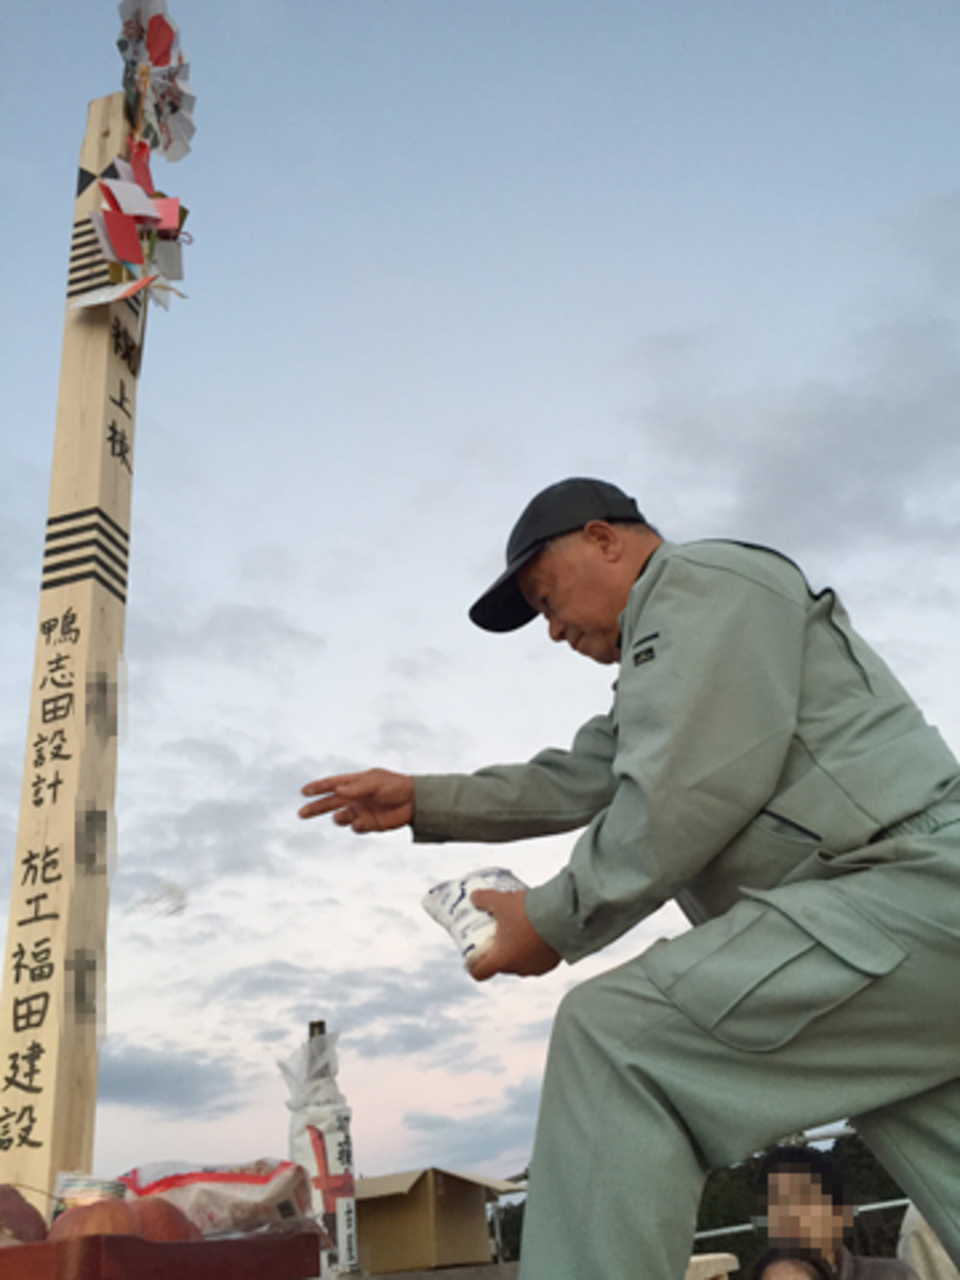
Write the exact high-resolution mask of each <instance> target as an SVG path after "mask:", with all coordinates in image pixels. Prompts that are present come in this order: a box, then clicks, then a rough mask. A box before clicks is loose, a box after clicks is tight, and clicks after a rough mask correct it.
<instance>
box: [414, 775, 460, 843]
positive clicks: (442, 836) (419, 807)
mask: <svg viewBox="0 0 960 1280" xmlns="http://www.w3.org/2000/svg"><path fill="white" fill-rule="evenodd" d="M451 782H452V779H451V778H448V777H446V776H445V775H444V774H442V773H437V774H426V773H424V774H418V775H417V776H416V777H415V778H414V779H413V818H412V820H411V822H410V828H411V830H412V832H413V840H414V843H415V844H444V843H445V842H446V841H447V840H448V839H449V838H450V837H449V836H448V834H447V821H445V820H446V819H448V818H449V814H450V803H449V800H450V795H449V792H450V789H451V788H450V784H451ZM445 783H446V784H447V785H446V786H444V784H445Z"/></svg>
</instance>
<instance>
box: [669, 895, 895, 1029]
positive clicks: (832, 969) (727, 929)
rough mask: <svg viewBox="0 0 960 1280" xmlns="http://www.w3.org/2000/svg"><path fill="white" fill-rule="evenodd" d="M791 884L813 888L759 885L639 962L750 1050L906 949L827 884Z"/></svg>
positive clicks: (870, 977) (860, 986)
mask: <svg viewBox="0 0 960 1280" xmlns="http://www.w3.org/2000/svg"><path fill="white" fill-rule="evenodd" d="M797 888H798V890H801V889H802V890H813V889H816V890H818V891H819V892H817V893H810V892H802V891H801V892H799V893H796V892H795V893H793V894H787V895H784V894H782V893H780V894H778V893H777V891H776V890H773V891H769V892H764V891H761V890H755V891H753V893H751V895H750V899H749V900H746V901H742V902H739V903H737V905H736V906H735V907H733V908H731V910H730V911H728V912H727V913H726V914H725V915H723V916H721V917H720V918H718V919H716V920H712V921H710V922H709V923H708V924H705V925H699V926H697V927H696V928H695V929H692V930H691V931H690V932H689V933H687V934H683V935H681V936H680V937H679V938H674V939H671V940H668V941H663V942H658V943H655V944H654V946H652V947H651V948H650V950H649V951H647V952H646V953H645V955H644V957H643V968H644V971H645V972H646V974H647V976H648V977H649V979H650V980H651V982H653V983H654V985H655V986H656V987H657V988H658V989H659V990H660V991H661V992H662V993H663V994H664V995H665V996H666V997H667V999H668V1000H670V1001H671V1003H672V1004H673V1005H674V1006H675V1007H676V1008H677V1009H679V1010H680V1011H681V1012H682V1013H684V1014H685V1015H686V1016H687V1017H688V1018H690V1019H691V1021H693V1022H694V1023H695V1024H696V1025H697V1026H698V1027H700V1028H701V1030H703V1031H707V1032H709V1034H710V1035H712V1036H713V1037H714V1038H715V1039H717V1040H718V1041H720V1042H721V1043H722V1044H725V1045H728V1046H729V1047H730V1048H733V1049H740V1050H744V1051H747V1052H755V1053H764V1052H772V1051H773V1050H776V1049H780V1048H782V1047H783V1046H784V1045H786V1044H789V1043H790V1042H791V1041H792V1040H793V1039H794V1038H795V1037H796V1036H797V1035H799V1034H800V1032H801V1031H803V1030H804V1029H805V1028H806V1027H808V1026H809V1025H810V1024H811V1023H813V1022H814V1020H815V1019H817V1018H819V1017H821V1016H822V1015H823V1014H825V1013H829V1012H830V1010H832V1009H836V1008H837V1007H838V1006H839V1005H842V1004H844V1003H845V1002H846V1001H847V1000H850V999H851V998H852V997H853V996H855V995H857V994H858V993H859V992H860V991H863V990H864V988H866V987H868V986H869V985H870V984H871V983H872V982H874V981H876V979H877V978H879V977H882V976H883V975H885V974H888V973H890V972H892V971H893V970H894V969H895V968H896V967H897V965H898V964H900V962H901V961H902V960H903V959H904V958H905V956H906V955H907V950H906V948H905V947H903V946H902V945H901V944H900V943H899V942H898V941H897V940H896V939H894V938H892V937H891V936H890V934H888V933H887V932H885V930H883V929H882V928H881V927H880V926H879V925H877V924H876V923H874V922H873V921H872V920H869V919H868V918H867V917H866V916H863V915H861V914H860V913H859V912H858V911H856V910H854V909H853V908H851V907H850V906H849V904H848V903H846V902H845V901H844V900H843V899H842V898H838V897H836V896H834V895H832V894H831V893H830V886H825V885H822V884H821V885H816V886H813V885H809V886H808V885H804V886H802V887H801V886H797ZM824 889H826V890H827V892H826V893H824V892H822V891H823V890H824Z"/></svg>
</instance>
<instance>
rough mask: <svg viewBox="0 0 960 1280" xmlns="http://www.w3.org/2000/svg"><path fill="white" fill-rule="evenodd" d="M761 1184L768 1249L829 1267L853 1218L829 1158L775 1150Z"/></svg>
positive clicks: (816, 1153)
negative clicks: (796, 1253)
mask: <svg viewBox="0 0 960 1280" xmlns="http://www.w3.org/2000/svg"><path fill="white" fill-rule="evenodd" d="M761 1178H762V1187H761V1191H762V1193H763V1194H764V1195H765V1197H766V1205H767V1236H768V1238H769V1240H770V1243H771V1244H772V1245H778V1246H783V1247H784V1248H785V1249H797V1250H803V1251H806V1252H808V1253H810V1254H812V1255H813V1256H814V1257H816V1256H818V1255H819V1256H820V1257H822V1258H825V1259H826V1260H827V1261H828V1262H833V1261H834V1260H835V1259H836V1256H837V1254H838V1252H839V1250H840V1246H841V1245H842V1244H843V1236H844V1232H845V1231H846V1229H847V1228H848V1227H849V1226H851V1225H852V1222H853V1214H852V1212H851V1210H850V1208H849V1206H848V1205H847V1203H846V1199H845V1197H844V1194H843V1184H842V1183H841V1181H840V1177H839V1174H838V1173H837V1171H836V1169H835V1167H834V1165H833V1163H832V1161H831V1160H830V1158H829V1157H828V1156H826V1155H824V1153H823V1152H822V1151H818V1150H816V1148H814V1147H775V1148H774V1149H773V1150H772V1151H771V1152H770V1153H769V1154H768V1156H767V1157H766V1159H765V1160H764V1162H763V1164H762V1166H761ZM768 1280H772V1277H768ZM777 1280H786V1277H777Z"/></svg>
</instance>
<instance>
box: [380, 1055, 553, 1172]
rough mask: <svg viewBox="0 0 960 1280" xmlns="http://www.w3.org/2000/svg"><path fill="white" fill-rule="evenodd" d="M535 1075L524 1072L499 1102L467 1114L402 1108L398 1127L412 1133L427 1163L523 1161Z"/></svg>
mask: <svg viewBox="0 0 960 1280" xmlns="http://www.w3.org/2000/svg"><path fill="white" fill-rule="evenodd" d="M539 1105H540V1080H539V1078H537V1077H528V1078H527V1079H525V1080H522V1081H521V1082H520V1083H519V1084H516V1085H508V1086H507V1088H506V1089H505V1090H504V1093H503V1102H502V1103H501V1104H500V1105H499V1106H497V1107H490V1108H487V1109H484V1110H480V1111H477V1112H475V1113H474V1114H472V1115H468V1116H450V1115H442V1114H440V1113H439V1112H436V1111H426V1110H423V1111H419V1110H418V1111H408V1112H407V1113H406V1115H405V1116H404V1117H403V1123H404V1127H405V1128H406V1129H408V1130H409V1131H410V1132H411V1133H412V1134H413V1135H414V1150H415V1152H422V1153H423V1155H424V1157H425V1158H429V1159H430V1161H431V1163H437V1164H440V1165H442V1166H444V1167H447V1168H452V1169H476V1168H478V1167H480V1166H481V1165H492V1164H494V1165H500V1166H502V1165H503V1164H504V1162H513V1163H514V1164H516V1166H517V1168H518V1169H519V1168H521V1167H522V1166H524V1165H525V1164H526V1163H527V1162H528V1160H529V1155H530V1151H531V1149H532V1147H533V1133H534V1128H535V1126H536V1119H537V1109H538V1107H539Z"/></svg>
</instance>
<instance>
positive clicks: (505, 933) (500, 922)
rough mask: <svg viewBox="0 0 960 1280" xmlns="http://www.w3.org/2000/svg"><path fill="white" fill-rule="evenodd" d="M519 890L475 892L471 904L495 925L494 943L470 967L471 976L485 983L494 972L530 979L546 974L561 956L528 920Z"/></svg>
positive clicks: (557, 962)
mask: <svg viewBox="0 0 960 1280" xmlns="http://www.w3.org/2000/svg"><path fill="white" fill-rule="evenodd" d="M523 898H524V894H523V892H522V891H517V892H512V893H501V892H500V890H499V889H474V891H473V893H471V895H470V901H471V902H472V903H473V905H474V906H475V907H479V908H480V910H481V911H489V912H490V914H491V915H492V916H493V918H494V920H496V922H497V932H496V935H495V936H494V939H493V942H492V943H491V944H490V946H489V947H488V948H487V950H486V951H484V952H483V953H482V954H481V955H480V956H478V957H477V959H476V961H475V962H474V963H473V964H472V965H471V966H470V976H471V977H472V978H476V980H477V982H485V981H486V980H487V978H492V977H493V975H494V974H495V973H515V974H518V975H519V976H520V977H521V978H533V977H536V976H537V975H538V974H541V973H549V972H550V970H551V969H555V968H556V966H557V965H558V964H559V963H560V954H559V952H557V951H554V949H553V947H551V946H550V944H549V943H547V942H544V940H543V939H542V938H541V937H540V935H539V933H537V931H536V929H534V927H533V925H532V924H531V923H530V921H529V920H528V919H527V913H526V911H525V909H524V906H523Z"/></svg>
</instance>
